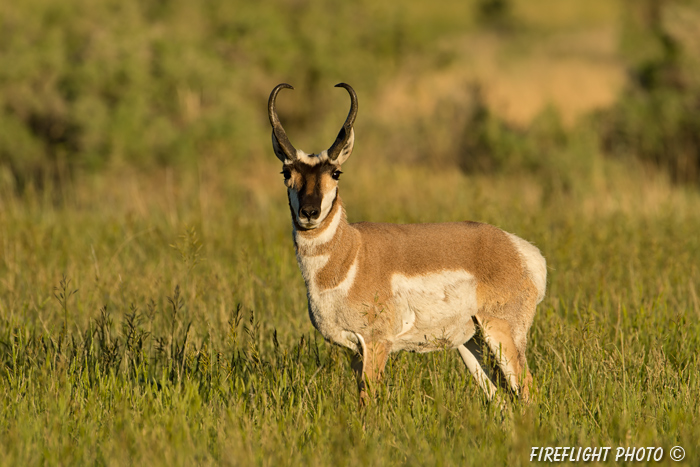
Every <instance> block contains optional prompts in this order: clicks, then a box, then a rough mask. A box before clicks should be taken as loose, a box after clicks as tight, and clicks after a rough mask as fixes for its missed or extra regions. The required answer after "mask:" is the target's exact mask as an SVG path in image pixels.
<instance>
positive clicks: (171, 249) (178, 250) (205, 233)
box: [0, 154, 700, 465]
mask: <svg viewBox="0 0 700 467" xmlns="http://www.w3.org/2000/svg"><path fill="white" fill-rule="evenodd" d="M269 159H271V160H270V161H263V162H261V163H259V164H249V166H248V167H246V168H244V169H242V168H228V169H224V170H222V169H221V167H219V166H217V165H214V164H211V165H203V166H202V167H200V168H199V170H197V171H195V172H196V173H195V172H192V171H183V172H177V171H166V172H164V173H161V174H158V173H156V174H154V175H150V176H143V175H139V174H137V173H135V172H131V171H125V172H122V173H118V174H115V173H108V174H103V175H96V176H92V177H89V178H87V179H85V180H84V181H83V183H81V184H77V185H73V186H68V187H64V188H63V197H62V201H56V200H55V199H54V198H52V197H51V196H50V194H47V192H41V193H39V192H36V193H34V194H32V193H29V194H28V195H27V196H26V197H24V198H17V197H15V196H14V195H12V194H11V193H4V194H3V195H2V197H1V198H0V202H1V205H0V208H1V209H0V225H1V226H2V232H3V235H2V237H1V238H0V278H1V280H0V362H1V364H0V365H1V366H0V381H1V384H0V394H1V396H0V404H2V411H1V414H2V415H0V451H2V452H3V456H2V460H1V461H0V463H1V464H3V465H21V464H70V465H75V464H100V465H102V464H124V463H148V464H155V465H166V464H169V465H190V464H192V463H199V464H205V465H206V464H251V463H255V464H261V465H275V464H278V463H282V464H299V463H302V462H303V463H314V464H334V465H336V464H341V465H357V464H368V463H369V464H379V463H389V464H404V463H408V464H420V465H423V464H431V465H432V464H439V465H445V464H447V465H453V464H457V463H459V464H464V465H484V464H494V463H496V464H505V463H508V464H509V465H520V464H526V463H528V460H529V453H530V449H531V447H532V446H552V445H554V446H556V445H561V446H614V447H615V446H662V447H664V448H665V450H666V452H668V449H669V448H670V447H672V446H674V445H681V446H683V447H685V449H686V452H687V455H688V459H693V458H694V456H695V455H697V452H696V449H697V445H698V441H699V440H700V430H699V429H698V426H697V423H696V422H695V421H696V420H697V416H698V412H699V409H700V407H699V406H698V402H697V395H698V393H699V389H700V381H699V380H698V374H697V366H698V358H697V347H698V345H699V344H700V342H699V340H700V325H698V315H699V314H700V303H699V301H698V288H699V286H698V284H700V271H698V264H699V261H698V260H699V259H700V240H699V239H698V236H697V234H696V233H697V231H698V230H699V229H700V218H699V217H698V215H697V213H698V212H700V209H699V208H700V196H699V195H698V193H697V192H688V191H684V190H682V189H678V188H670V187H669V186H668V184H667V183H666V182H664V181H663V179H660V178H658V177H656V178H655V177H650V176H647V175H644V172H643V171H640V170H637V169H630V167H616V166H615V164H611V163H609V162H604V163H603V162H600V164H601V169H600V173H599V174H598V175H597V177H594V179H592V180H590V181H589V183H591V184H593V185H594V189H593V188H592V189H590V191H586V192H585V193H584V194H577V191H576V190H574V191H551V190H550V191H547V190H545V189H543V188H542V187H541V186H540V184H539V183H538V182H537V180H535V179H532V178H529V177H519V176H515V175H511V176H488V177H486V176H472V177H466V176H463V175H459V174H458V173H455V172H443V173H440V172H436V171H434V170H432V169H431V170H428V169H420V168H407V167H401V166H398V167H390V166H386V165H380V166H379V167H375V168H373V169H371V170H370V168H363V167H361V165H360V164H359V163H358V162H357V161H355V162H353V160H352V159H351V161H350V162H349V163H348V164H346V165H347V167H344V169H345V172H346V176H345V178H344V180H343V184H342V193H343V196H344V199H345V202H346V204H347V207H348V211H349V216H350V218H351V220H360V219H367V220H374V221H380V220H384V221H395V222H407V221H417V220H421V221H443V220H456V219H467V218H470V219H475V220H482V221H487V222H492V223H494V224H496V225H499V226H501V227H503V228H505V229H506V230H509V231H512V232H516V233H518V234H519V235H521V236H523V237H525V238H528V239H530V240H532V241H533V242H535V243H536V244H537V245H538V246H539V247H540V248H541V249H542V251H543V253H544V255H545V256H546V257H547V259H548V264H549V268H550V270H549V285H548V293H547V297H546V298H545V300H544V302H543V303H542V304H541V305H540V307H539V310H538V313H537V315H536V318H535V322H534V325H533V327H532V330H531V334H530V347H529V363H530V365H531V367H532V371H533V373H534V376H535V386H536V393H537V394H536V398H535V402H534V403H533V404H532V405H530V406H527V407H525V406H522V405H521V404H520V403H519V402H518V401H510V400H508V401H507V403H506V409H505V411H503V412H501V411H500V410H499V409H498V408H497V407H496V406H494V405H490V404H487V403H485V400H484V397H483V395H482V394H481V392H480V390H479V388H478V387H477V386H476V385H475V384H474V382H473V380H472V378H471V377H470V376H469V374H468V373H467V372H466V371H465V370H464V368H463V364H462V363H461V361H460V360H459V359H458V358H457V354H456V352H454V351H450V352H440V353H433V354H427V355H417V354H407V353H401V354H395V355H393V356H392V358H391V360H390V363H389V366H388V371H387V374H386V379H385V384H384V385H382V386H380V387H379V388H377V397H376V401H375V402H374V403H373V404H372V405H371V406H370V407H368V408H367V409H366V410H365V411H364V412H362V411H360V410H358V406H357V394H356V389H355V383H354V380H353V378H352V376H351V371H350V369H349V361H348V358H347V355H346V353H345V351H343V350H341V349H339V348H336V347H333V346H331V345H329V344H327V343H325V342H323V340H322V339H321V338H320V336H319V335H318V334H317V333H316V332H315V331H314V330H313V328H312V326H311V324H310V322H309V320H308V316H307V311H306V303H305V301H306V298H305V289H304V286H303V282H302V280H301V275H300V273H299V272H298V270H297V267H296V264H295V258H294V251H293V246H292V241H291V235H290V230H291V226H290V219H289V213H288V208H287V206H286V200H285V197H284V189H283V185H282V182H281V179H280V176H279V175H278V174H277V172H278V171H279V168H278V167H277V166H276V164H275V163H274V162H273V161H272V159H273V156H272V155H271V154H270V157H269ZM358 161H361V159H358ZM619 170H625V171H627V172H628V177H627V178H623V177H620V176H619V174H618V173H617V171H619ZM630 170H632V171H631V173H630V172H629V171H630ZM582 190H583V189H582ZM59 191H60V190H59ZM613 451H614V448H613ZM664 459H665V460H664V462H667V463H669V462H670V461H669V460H668V455H667V454H666V455H665V457H664Z"/></svg>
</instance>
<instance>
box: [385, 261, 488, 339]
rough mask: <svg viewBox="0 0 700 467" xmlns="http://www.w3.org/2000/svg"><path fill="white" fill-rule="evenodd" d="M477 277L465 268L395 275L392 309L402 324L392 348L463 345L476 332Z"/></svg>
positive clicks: (393, 279)
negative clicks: (414, 274) (464, 269)
mask: <svg viewBox="0 0 700 467" xmlns="http://www.w3.org/2000/svg"><path fill="white" fill-rule="evenodd" d="M476 285H477V284H476V279H475V278H474V276H472V275H471V274H469V273H468V272H466V271H443V272H439V273H431V274H423V275H419V276H404V275H401V274H394V275H393V276H392V280H391V288H392V292H393V296H394V299H393V303H392V305H393V309H394V311H395V313H396V316H397V318H399V319H400V321H398V322H399V323H400V327H399V328H398V329H397V332H398V334H396V335H395V336H394V337H393V339H392V341H393V346H392V349H393V350H413V351H417V352H428V351H431V350H436V349H440V348H452V347H456V346H458V345H461V344H464V343H465V342H467V341H468V340H469V339H471V338H472V336H473V335H474V324H473V322H472V316H473V315H475V314H476V312H477V300H476Z"/></svg>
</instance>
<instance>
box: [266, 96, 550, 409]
mask: <svg viewBox="0 0 700 467" xmlns="http://www.w3.org/2000/svg"><path fill="white" fill-rule="evenodd" d="M336 87H342V88H345V89H346V90H347V91H348V93H349V94H350V101H351V106H350V112H349V114H348V116H347V119H346V120H345V124H344V125H343V127H342V128H341V130H340V133H339V134H338V137H337V138H336V140H335V142H333V144H332V145H331V147H330V148H329V149H327V150H325V151H322V152H320V153H318V154H307V153H306V152H304V151H301V150H299V149H295V148H294V146H292V144H291V142H290V141H289V138H288V137H287V134H286V133H285V131H284V128H282V125H281V123H280V120H279V117H278V116H277V112H276V110H275V101H276V98H277V94H278V93H279V91H280V90H281V89H284V88H287V89H294V88H293V87H292V86H290V85H289V84H284V83H283V84H280V85H278V86H276V87H275V88H274V89H273V90H272V93H271V94H270V99H269V101H268V115H269V117H270V124H271V125H272V146H273V149H274V152H275V155H276V156H277V157H278V158H279V159H280V160H281V161H282V164H283V166H282V174H283V175H284V183H285V185H286V187H287V197H288V199H289V207H290V209H291V211H292V226H293V236H294V246H295V249H296V256H297V262H298V263H299V268H300V269H301V273H302V276H303V277H304V281H305V282H306V288H307V297H308V302H309V316H310V318H311V322H312V324H313V325H314V327H316V329H317V330H318V331H319V332H320V333H321V334H322V335H323V337H324V338H325V339H326V340H328V341H330V342H332V343H335V344H338V345H341V346H344V347H347V348H349V349H351V350H353V351H354V352H355V357H354V358H353V363H352V368H353V370H354V372H355V375H356V377H357V382H358V387H359V391H360V402H361V403H364V400H365V399H366V397H367V393H366V389H365V385H366V383H367V382H370V384H371V383H372V382H374V381H376V380H378V379H379V377H381V374H382V372H383V369H384V366H385V365H386V361H387V358H388V356H389V353H391V352H394V351H398V350H410V351H416V352H429V351H433V350H438V349H444V348H457V349H458V351H459V353H460V355H461V357H462V359H463V360H464V363H465V365H466V366H467V368H468V369H469V370H470V372H471V373H472V375H473V376H474V378H475V379H476V381H477V383H478V384H479V386H480V387H481V388H482V389H483V390H484V392H485V393H486V395H487V397H488V398H489V399H491V398H493V396H494V394H495V392H496V386H495V385H494V384H493V382H492V381H491V379H490V378H489V377H488V375H487V374H486V372H485V371H484V369H483V368H482V364H483V361H481V358H480V352H479V350H480V347H479V346H477V345H476V344H475V343H474V341H473V340H471V339H472V337H474V335H475V333H476V327H477V326H479V327H480V329H481V332H482V335H483V337H484V340H485V342H486V343H487V345H488V348H489V349H490V350H491V352H493V354H494V355H495V357H496V359H495V360H496V363H497V364H498V367H499V368H500V369H501V371H502V372H503V375H504V376H505V378H506V381H507V384H508V385H509V386H510V388H511V389H512V390H513V391H514V392H515V394H518V395H520V397H521V398H522V400H524V401H527V400H528V399H529V391H530V384H531V382H532V376H531V374H530V372H529V370H528V369H527V362H526V359H525V349H526V346H527V333H528V330H529V329H530V326H531V324H532V320H533V318H534V315H535V309H536V306H537V304H538V303H539V302H540V301H542V299H543V298H544V293H545V287H546V281H547V269H546V263H545V259H544V258H543V257H542V255H541V254H540V251H539V250H538V249H537V248H536V247H535V246H533V245H532V244H530V243H529V242H527V241H525V240H522V239H521V238H519V237H516V236H515V235H513V234H510V233H507V232H504V231H502V230H500V229H498V228H496V227H493V226H491V225H488V224H481V223H477V222H451V223H441V224H405V225H397V224H380V223H369V222H360V223H356V224H350V223H348V221H347V218H346V215H345V208H344V206H343V202H342V201H341V199H340V195H339V194H338V179H339V178H340V174H341V173H342V172H341V170H340V168H341V165H342V164H343V162H345V161H346V160H347V159H348V157H349V156H350V154H351V153H352V149H353V144H354V140H355V135H354V130H353V123H354V121H355V117H356V116H357V109H358V104H357V94H356V93H355V91H354V90H353V89H352V87H350V86H349V85H347V84H345V83H340V84H338V85H336ZM477 356H479V358H477Z"/></svg>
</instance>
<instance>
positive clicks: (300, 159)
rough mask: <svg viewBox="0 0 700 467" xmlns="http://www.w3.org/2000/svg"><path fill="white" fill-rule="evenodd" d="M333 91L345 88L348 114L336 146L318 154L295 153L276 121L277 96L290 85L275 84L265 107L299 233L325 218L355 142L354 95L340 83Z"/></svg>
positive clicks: (351, 90)
mask: <svg viewBox="0 0 700 467" xmlns="http://www.w3.org/2000/svg"><path fill="white" fill-rule="evenodd" d="M336 87H342V88H345V89H346V90H347V91H348V93H350V113H348V118H347V119H346V120H345V124H344V125H343V127H342V128H341V129H340V133H338V137H337V138H336V139H335V142H334V143H333V144H332V145H331V147H330V148H328V149H326V150H325V151H322V152H320V153H318V154H307V153H306V152H304V151H302V150H300V149H295V148H294V146H292V143H291V142H290V141H289V138H287V134H286V133H285V131H284V128H282V124H281V123H280V120H279V117H277V112H276V111H275V99H276V98H277V93H278V92H279V91H280V89H283V88H288V89H294V88H293V87H292V86H290V85H289V84H285V83H283V84H278V85H277V86H276V87H275V89H273V90H272V93H271V94H270V100H269V101H268V103H267V110H268V115H269V117H270V124H271V125H272V148H273V149H274V151H275V155H276V156H277V158H278V159H279V160H281V161H282V164H284V165H283V166H282V174H283V175H284V184H285V185H286V186H287V196H288V197H289V206H290V208H291V210H292V218H293V219H294V222H295V224H296V226H297V227H298V228H300V229H302V230H311V229H315V228H317V227H318V226H319V225H320V224H321V222H323V220H324V219H325V218H326V216H328V213H329V212H330V210H331V208H332V207H333V203H334V202H335V199H336V197H337V195H338V179H339V178H340V174H341V173H342V172H341V171H340V166H341V164H342V163H343V162H345V161H346V160H347V158H348V157H350V154H351V153H352V148H353V144H354V142H355V133H354V130H353V128H352V125H353V123H354V122H355V117H356V116H357V94H355V91H354V90H353V89H352V88H351V87H350V85H348V84H345V83H340V84H336Z"/></svg>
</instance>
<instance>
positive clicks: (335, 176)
mask: <svg viewBox="0 0 700 467" xmlns="http://www.w3.org/2000/svg"><path fill="white" fill-rule="evenodd" d="M342 173H343V172H341V171H340V170H336V171H335V172H333V175H331V177H333V180H338V179H339V178H340V174H342Z"/></svg>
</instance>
